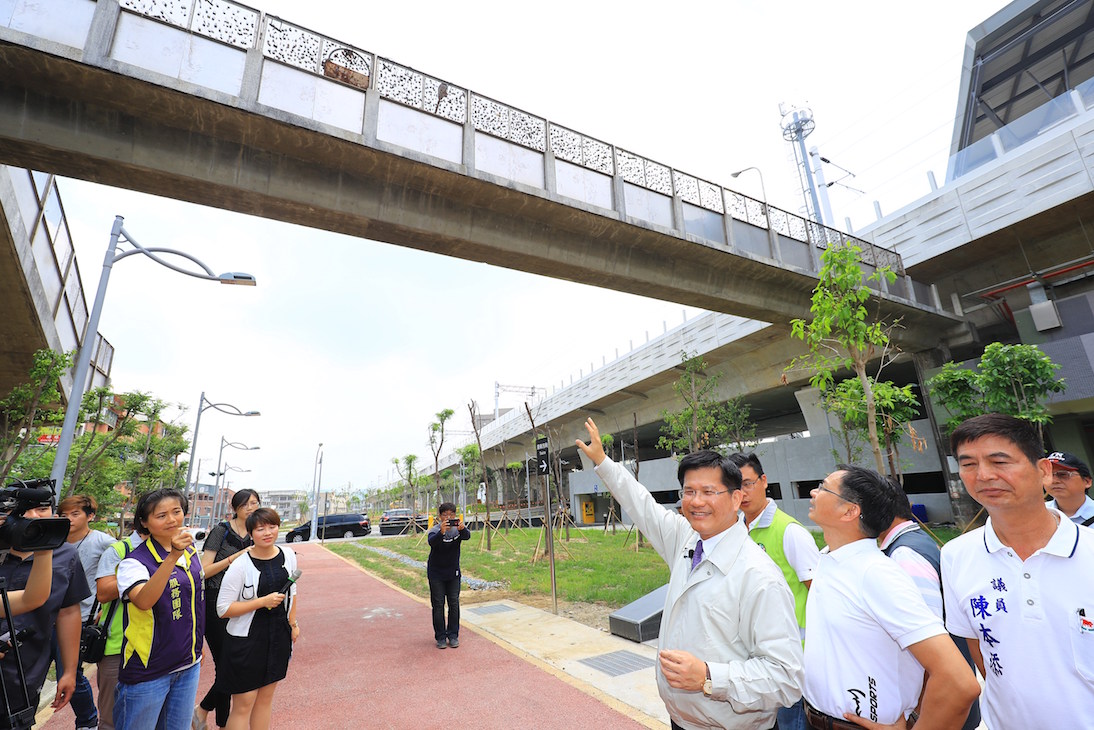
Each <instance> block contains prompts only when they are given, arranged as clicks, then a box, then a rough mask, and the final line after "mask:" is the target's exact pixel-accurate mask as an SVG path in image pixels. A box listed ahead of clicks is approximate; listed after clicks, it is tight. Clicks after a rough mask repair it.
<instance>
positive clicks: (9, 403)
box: [0, 350, 72, 486]
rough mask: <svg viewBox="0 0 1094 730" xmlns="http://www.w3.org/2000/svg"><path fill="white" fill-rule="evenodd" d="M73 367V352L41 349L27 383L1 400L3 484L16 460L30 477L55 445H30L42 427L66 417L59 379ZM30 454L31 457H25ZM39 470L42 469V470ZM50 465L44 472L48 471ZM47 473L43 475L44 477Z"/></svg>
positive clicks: (0, 473)
mask: <svg viewBox="0 0 1094 730" xmlns="http://www.w3.org/2000/svg"><path fill="white" fill-rule="evenodd" d="M70 367H72V355H71V354H64V353H59V352H54V351H53V350H38V351H37V352H36V353H34V356H33V359H32V362H31V366H30V372H29V373H28V374H27V380H26V382H24V383H22V384H20V385H17V386H15V387H14V388H12V389H11V392H10V393H8V395H7V396H6V397H5V398H4V399H3V400H0V486H2V485H4V484H6V483H7V479H8V476H9V475H10V474H11V473H12V470H13V468H14V467H15V465H16V462H19V465H20V472H22V473H21V474H20V476H26V477H30V476H31V474H30V473H27V472H26V470H28V469H34V467H36V466H38V462H39V461H40V460H41V459H42V458H43V457H44V456H45V454H46V453H47V452H48V453H53V449H52V446H49V447H44V446H43V447H37V446H36V447H33V448H31V451H30V452H28V451H27V449H28V447H31V444H35V443H36V441H35V437H36V436H37V435H38V432H39V429H40V428H41V427H42V426H47V425H52V424H59V423H60V422H61V421H63V420H64V418H65V411H64V409H63V408H61V407H60V403H61V391H60V380H61V376H62V375H64V373H65V371H67V370H68V369H69V368H70ZM24 456H29V457H30V458H22V457H24ZM36 471H41V470H40V469H38V470H36ZM48 472H49V468H48V466H47V467H46V469H45V473H46V474H48ZM44 475H45V474H43V476H44Z"/></svg>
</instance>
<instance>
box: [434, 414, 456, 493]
mask: <svg viewBox="0 0 1094 730" xmlns="http://www.w3.org/2000/svg"><path fill="white" fill-rule="evenodd" d="M455 413H456V412H455V411H453V410H452V409H451V408H445V409H444V410H442V411H441V412H439V413H438V414H437V420H436V421H434V422H433V423H431V424H429V450H430V451H432V452H433V485H434V489H436V490H437V499H440V497H441V450H442V449H444V424H445V423H447V422H448V419H450V418H452V416H453V415H455Z"/></svg>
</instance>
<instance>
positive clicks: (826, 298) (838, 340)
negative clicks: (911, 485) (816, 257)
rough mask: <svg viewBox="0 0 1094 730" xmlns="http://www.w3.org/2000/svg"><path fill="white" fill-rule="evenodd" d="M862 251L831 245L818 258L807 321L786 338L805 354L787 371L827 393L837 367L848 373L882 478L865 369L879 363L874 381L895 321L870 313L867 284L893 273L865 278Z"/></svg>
mask: <svg viewBox="0 0 1094 730" xmlns="http://www.w3.org/2000/svg"><path fill="white" fill-rule="evenodd" d="M861 255H862V249H861V248H859V247H858V246H855V245H853V244H851V243H846V244H843V245H831V246H829V247H828V249H827V250H826V251H825V252H824V253H823V254H822V255H821V263H822V265H821V271H820V281H819V282H818V283H817V286H816V288H815V289H814V290H813V299H812V304H811V305H810V307H809V311H810V314H811V315H812V319H811V320H810V321H809V322H806V321H805V320H804V319H795V320H792V321H791V322H790V327H791V330H790V331H791V336H792V337H796V338H798V339H800V340H802V341H804V342H805V344H806V346H807V347H808V352H807V353H806V354H805V355H801V356H799V357H796V358H794V360H793V362H791V363H790V366H789V367H787V370H806V371H808V372H810V373H812V375H811V377H810V383H812V385H813V387H815V388H819V389H821V390H827V389H828V388H829V387H830V386H831V384H832V381H833V377H834V374H835V372H836V371H837V370H839V369H841V368H849V369H851V370H853V371H854V373H855V375H856V376H857V377H858V380H859V382H860V383H861V385H862V392H863V396H864V399H865V401H866V430H867V433H868V434H869V438H870V448H871V450H872V451H873V453H874V463H875V466H876V467H877V470H878V471H879V472H881V473H885V460H884V458H883V457H882V455H881V442H880V440H879V438H878V432H877V404H876V401H875V398H874V391H873V388H872V387H871V382H870V379H869V376H868V374H867V372H866V367H867V365H868V364H869V363H870V362H873V361H874V360H879V365H878V368H877V371H876V372H875V373H874V377H875V378H878V377H880V373H881V370H882V369H883V368H884V367H885V365H886V364H887V363H888V362H889V361H890V360H891V359H892V357H893V356H894V355H895V348H894V347H893V345H892V343H891V341H890V337H889V333H890V332H891V331H892V329H893V327H895V326H897V324H898V323H897V322H893V323H891V324H890V323H886V322H883V321H882V320H881V319H880V318H879V314H878V312H877V310H876V308H875V310H874V311H873V312H872V313H871V311H870V309H869V307H868V305H869V303H870V297H871V294H872V292H871V290H870V287H869V286H868V284H869V283H870V282H881V281H885V282H887V283H892V282H894V281H896V274H895V273H893V272H892V271H891V270H889V269H888V268H885V267H882V268H880V269H878V270H877V271H875V272H874V273H872V274H870V275H869V276H867V275H866V274H865V272H864V271H863V270H862V267H861V261H862V256H861Z"/></svg>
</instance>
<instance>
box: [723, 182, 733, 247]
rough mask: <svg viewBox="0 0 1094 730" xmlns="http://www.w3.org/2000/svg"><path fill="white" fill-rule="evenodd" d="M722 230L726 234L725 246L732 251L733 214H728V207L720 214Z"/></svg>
mask: <svg viewBox="0 0 1094 730" xmlns="http://www.w3.org/2000/svg"><path fill="white" fill-rule="evenodd" d="M722 200H723V203H722V204H723V205H725V196H722ZM722 230H724V231H725V234H726V247H727V248H728V249H729V250H730V251H732V250H733V249H735V248H736V245H735V244H734V243H733V216H731V215H730V214H729V207H728V206H727V207H726V212H725V213H723V214H722Z"/></svg>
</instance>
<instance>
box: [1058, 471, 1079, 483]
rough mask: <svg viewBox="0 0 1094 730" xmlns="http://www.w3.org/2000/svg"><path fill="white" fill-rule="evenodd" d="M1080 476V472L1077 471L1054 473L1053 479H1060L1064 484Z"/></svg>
mask: <svg viewBox="0 0 1094 730" xmlns="http://www.w3.org/2000/svg"><path fill="white" fill-rule="evenodd" d="M1078 475H1079V472H1077V471H1054V472H1052V478H1053V479H1059V480H1060V481H1062V482H1066V481H1067V480H1068V479H1070V478H1071V477H1074V476H1078Z"/></svg>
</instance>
